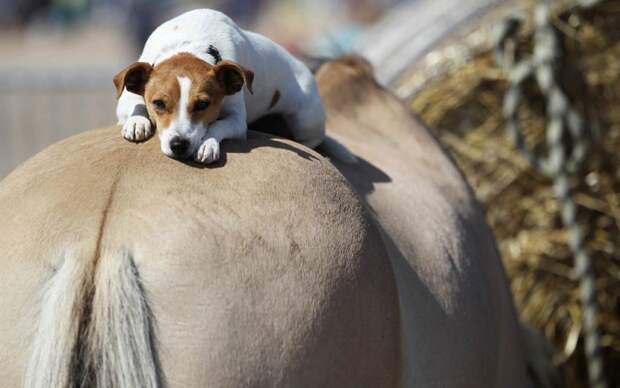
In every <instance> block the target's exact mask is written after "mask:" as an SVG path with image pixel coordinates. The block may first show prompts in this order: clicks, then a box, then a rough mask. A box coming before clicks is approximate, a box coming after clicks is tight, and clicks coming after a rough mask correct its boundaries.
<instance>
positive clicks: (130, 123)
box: [122, 116, 153, 142]
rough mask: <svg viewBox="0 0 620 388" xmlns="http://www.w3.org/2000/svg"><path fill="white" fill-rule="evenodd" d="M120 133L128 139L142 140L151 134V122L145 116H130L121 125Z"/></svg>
mask: <svg viewBox="0 0 620 388" xmlns="http://www.w3.org/2000/svg"><path fill="white" fill-rule="evenodd" d="M122 133H123V137H124V138H125V139H127V140H129V141H134V142H138V141H144V140H146V139H148V138H149V137H151V136H152V135H153V124H151V120H149V119H147V118H146V117H143V116H131V117H130V118H128V119H127V121H126V122H125V124H124V125H123V130H122Z"/></svg>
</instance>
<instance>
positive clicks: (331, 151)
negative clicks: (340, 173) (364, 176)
mask: <svg viewBox="0 0 620 388" xmlns="http://www.w3.org/2000/svg"><path fill="white" fill-rule="evenodd" d="M318 151H319V152H321V154H323V155H324V156H326V157H328V158H330V159H335V160H338V161H340V162H342V163H345V164H355V163H357V158H356V157H355V155H353V153H352V152H351V151H350V150H349V149H348V148H347V147H346V146H345V145H344V144H342V143H340V142H339V141H338V140H336V139H334V138H333V137H331V136H326V137H325V140H323V142H322V143H321V144H320V145H319V147H318Z"/></svg>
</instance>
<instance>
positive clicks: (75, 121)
mask: <svg viewBox="0 0 620 388" xmlns="http://www.w3.org/2000/svg"><path fill="white" fill-rule="evenodd" d="M540 4H541V1H536V0H506V1H504V0H312V1H310V0H308V1H303V0H278V1H276V0H221V1H216V0H213V1H206V0H204V1H178V0H177V1H174V0H17V1H16V0H0V58H1V60H0V178H2V177H3V176H5V175H6V174H8V173H9V172H10V171H11V170H12V169H13V168H15V166H17V165H18V164H19V163H21V162H22V161H24V160H25V159H27V158H28V157H30V156H32V155H33V154H34V153H36V152H38V151H39V150H41V149H42V148H44V147H46V146H47V145H49V144H51V143H52V142H55V141H57V140H60V139H63V138H66V137H68V136H70V135H72V134H75V133H78V132H80V131H84V130H88V129H92V128H95V127H100V126H107V125H111V124H114V123H115V121H116V119H115V114H114V109H115V103H116V100H115V93H114V88H113V85H112V77H113V75H114V74H116V73H117V72H118V71H119V70H121V69H122V68H124V67H125V66H127V65H128V64H129V63H131V62H133V61H135V60H136V59H137V57H138V56H139V53H140V51H141V48H142V45H143V43H144V41H145V40H146V38H147V37H148V35H149V34H150V32H151V31H152V30H153V29H154V28H155V27H156V26H157V25H159V24H160V23H161V22H162V21H164V20H166V19H169V18H171V17H173V16H175V15H178V14H179V13H181V12H183V11H186V10H190V9H194V8H198V7H210V8H215V9H219V10H222V11H224V12H225V13H227V14H228V15H230V16H231V17H233V18H234V19H235V20H236V21H237V22H238V24H240V25H241V26H242V27H244V28H247V29H252V30H255V31H259V32H261V33H263V34H265V35H267V36H268V37H270V38H271V39H273V40H275V41H276V42H278V43H280V44H281V45H283V46H285V47H286V48H288V49H289V50H290V51H291V52H293V53H295V54H307V55H312V56H319V57H334V56H338V55H340V54H342V53H345V52H350V51H355V52H358V53H361V54H362V55H364V56H365V57H366V58H368V59H369V60H370V61H371V62H372V63H373V64H374V65H375V70H376V75H377V78H378V79H379V81H380V82H381V83H382V84H383V85H385V86H386V87H389V88H390V89H391V90H393V91H394V92H395V93H396V94H397V95H398V96H400V97H401V98H403V99H404V100H405V101H406V102H407V103H408V104H410V106H411V107H412V112H414V113H415V114H418V115H419V116H420V117H421V118H422V119H424V120H425V121H426V122H427V123H428V124H429V125H430V127H431V129H432V131H433V132H434V134H435V135H436V136H437V137H438V138H439V139H440V141H441V142H442V143H443V145H444V146H445V147H446V149H447V150H448V151H449V152H450V153H451V154H452V156H453V157H454V159H455V160H456V162H457V163H458V164H459V166H460V168H461V169H462V170H463V172H464V173H465V175H466V176H467V179H468V180H469V182H470V183H471V185H472V186H473V188H474V190H475V191H476V194H477V196H478V198H479V199H480V201H481V202H482V204H483V206H484V207H485V210H486V213H487V219H488V221H489V224H490V225H491V227H492V228H493V230H494V232H495V235H496V237H497V238H498V244H499V248H500V250H501V253H502V256H503V260H504V263H505V266H506V268H507V271H508V274H509V277H510V280H511V285H512V289H513V292H514V295H515V300H516V303H517V306H518V308H519V312H520V315H521V318H522V320H523V321H524V323H525V324H527V325H529V326H530V327H532V328H533V330H534V332H536V333H540V334H541V335H543V336H544V337H545V338H546V339H547V340H548V342H549V344H551V345H552V348H550V349H549V352H550V355H551V357H552V362H553V365H554V367H556V368H557V370H558V382H559V385H557V386H566V387H569V388H577V387H587V386H588V383H587V372H586V365H587V362H588V357H586V356H585V352H584V345H583V344H584V340H583V334H584V328H583V325H582V322H583V316H584V312H583V306H582V304H581V302H580V297H579V287H578V279H577V276H576V273H575V270H574V266H573V256H574V255H573V252H572V251H571V249H570V245H569V242H570V241H569V239H570V233H569V230H568V228H567V227H566V225H565V222H563V220H562V206H563V205H562V201H559V200H558V199H559V198H558V195H557V193H554V191H553V184H554V182H555V178H554V177H553V176H550V175H549V174H546V173H545V172H544V171H541V170H539V169H536V168H533V166H532V163H530V161H528V157H527V155H524V153H523V152H520V151H518V150H517V148H516V147H515V144H514V142H513V141H512V139H511V136H509V134H508V132H507V131H506V124H507V120H506V115H505V112H504V111H503V106H504V99H505V98H506V94H507V92H508V91H509V90H513V89H514V88H515V83H514V71H513V70H514V69H512V68H511V65H514V64H518V63H519V61H527V59H528V58H529V57H532V56H534V55H540V54H541V52H544V50H542V49H541V47H542V46H540V45H539V44H538V43H537V39H539V38H537V36H538V35H537V34H538V33H537V28H538V31H540V28H539V27H537V26H536V23H535V18H534V14H535V10H536V8H537V7H538V6H539V5H540ZM550 4H551V7H550V11H551V14H550V16H549V18H548V21H549V27H550V28H552V29H553V30H554V31H555V33H556V34H557V37H558V39H559V40H558V42H559V43H558V47H556V49H557V52H555V51H554V52H553V55H556V56H557V58H558V60H560V59H561V61H563V62H561V66H556V67H555V68H554V70H553V71H554V73H553V75H554V79H555V80H556V81H557V82H558V83H559V84H560V85H561V87H562V88H563V89H564V91H565V92H566V94H567V96H568V97H567V98H568V100H569V101H570V103H571V104H572V106H574V107H575V109H576V111H578V112H579V114H580V115H581V117H583V118H584V120H585V121H584V125H582V127H583V133H582V134H581V135H580V137H579V138H578V139H576V140H575V139H573V140H571V141H570V142H569V143H575V144H581V142H583V143H584V144H585V143H587V151H586V152H585V154H584V157H583V161H581V162H580V167H579V168H578V169H575V171H572V172H571V175H570V184H571V187H572V188H573V190H574V193H575V195H574V200H575V203H576V208H577V209H578V211H577V213H576V214H577V218H576V220H575V225H577V226H579V227H581V228H582V230H583V231H584V232H585V233H584V236H585V242H586V243H585V244H586V245H585V248H586V250H587V252H588V253H589V254H590V256H591V259H592V263H593V269H594V274H595V279H596V283H595V285H596V290H597V292H596V294H595V300H596V302H597V303H598V305H599V310H600V315H599V320H598V323H599V327H600V333H601V344H602V353H601V354H602V355H603V359H604V365H605V374H606V377H607V379H608V380H609V383H610V384H609V386H610V387H620V1H618V0H554V1H551V2H550ZM502 37H503V38H507V37H510V39H505V40H501V39H500V38H502ZM498 43H499V44H498ZM498 46H500V48H501V49H502V52H501V53H500V52H498V50H497V47H498ZM507 54H510V55H507ZM508 57H510V58H508ZM506 62H508V63H506ZM498 63H499V64H498ZM500 64H501V65H500ZM522 86H523V87H522V88H521V89H520V92H521V94H522V95H523V100H524V101H525V103H524V104H523V107H522V108H521V109H520V110H519V111H518V112H517V115H516V117H517V118H518V120H519V121H520V123H521V128H522V135H523V137H524V143H525V144H527V145H529V146H530V147H532V149H533V150H535V151H536V152H538V148H541V147H542V146H544V143H545V139H546V136H547V128H548V119H549V117H547V116H548V115H547V113H546V108H547V107H548V106H549V101H548V100H547V97H546V96H545V94H544V93H541V90H540V88H539V87H538V86H537V85H536V84H535V83H532V82H530V83H525V84H523V85H522ZM119 135H120V134H119ZM575 144H565V145H564V146H566V147H568V148H571V149H575V147H576V146H575ZM573 226H574V225H573ZM549 386H550V385H548V384H545V383H544V382H541V387H549Z"/></svg>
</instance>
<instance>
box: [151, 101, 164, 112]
mask: <svg viewBox="0 0 620 388" xmlns="http://www.w3.org/2000/svg"><path fill="white" fill-rule="evenodd" d="M153 106H154V107H155V109H157V110H165V109H166V103H165V102H164V101H163V100H154V101H153Z"/></svg>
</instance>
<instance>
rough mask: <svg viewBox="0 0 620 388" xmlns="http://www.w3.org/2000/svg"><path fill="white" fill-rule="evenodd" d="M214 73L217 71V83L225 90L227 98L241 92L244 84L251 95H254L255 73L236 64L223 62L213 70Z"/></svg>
mask: <svg viewBox="0 0 620 388" xmlns="http://www.w3.org/2000/svg"><path fill="white" fill-rule="evenodd" d="M213 71H215V78H216V79H217V82H218V83H219V84H220V86H221V87H222V88H223V89H224V93H225V94H226V95H227V96H230V95H232V94H235V93H237V92H238V91H240V90H241V88H243V85H244V84H245V86H246V87H247V88H248V90H249V91H250V93H251V94H254V91H253V90H252V82H254V72H253V71H252V70H249V69H246V68H245V67H243V66H241V65H239V64H238V63H235V62H231V61H221V62H220V63H218V64H217V65H216V66H215V67H214V68H213Z"/></svg>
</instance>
